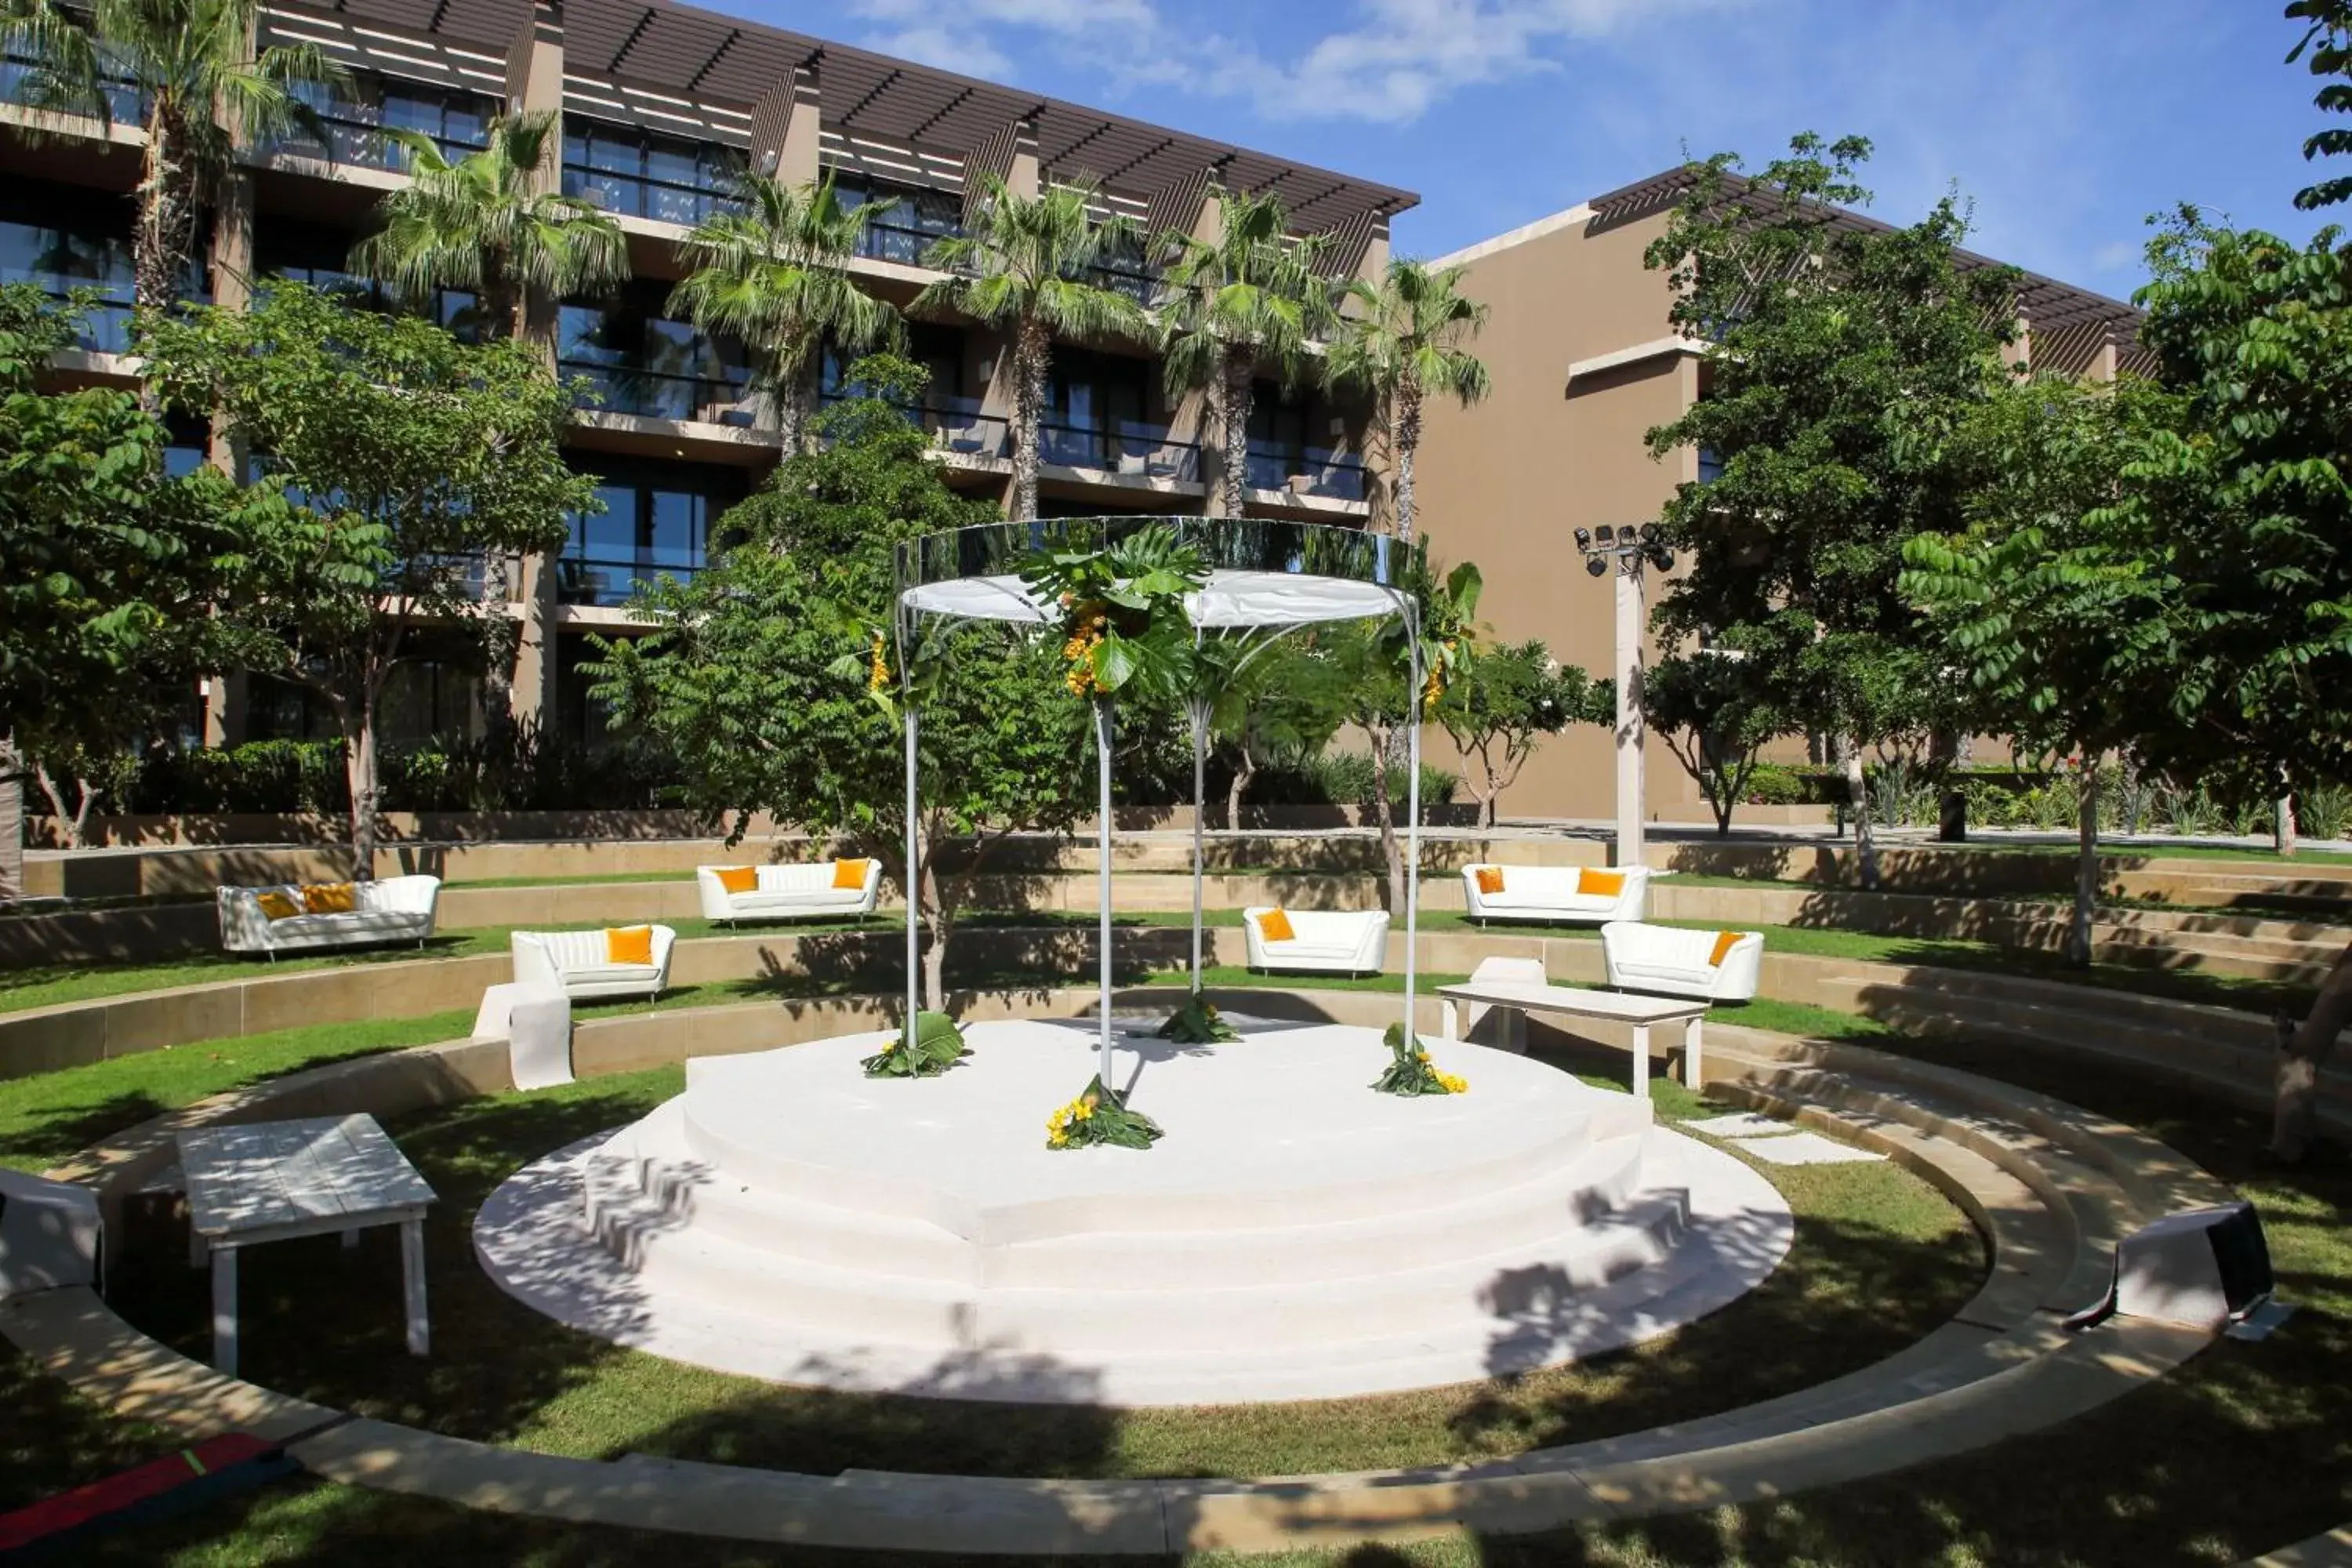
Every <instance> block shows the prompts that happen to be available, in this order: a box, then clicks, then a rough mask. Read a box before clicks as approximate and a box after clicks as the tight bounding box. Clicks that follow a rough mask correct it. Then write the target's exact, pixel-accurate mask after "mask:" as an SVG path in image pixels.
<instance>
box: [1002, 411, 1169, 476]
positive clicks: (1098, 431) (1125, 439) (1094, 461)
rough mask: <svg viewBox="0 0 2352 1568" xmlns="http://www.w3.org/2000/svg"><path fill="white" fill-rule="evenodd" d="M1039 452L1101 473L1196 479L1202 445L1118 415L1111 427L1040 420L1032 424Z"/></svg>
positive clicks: (1061, 464) (1066, 464)
mask: <svg viewBox="0 0 2352 1568" xmlns="http://www.w3.org/2000/svg"><path fill="white" fill-rule="evenodd" d="M1037 449H1038V456H1040V457H1041V458H1044V459H1045V461H1046V462H1049V463H1053V464H1055V465H1057V466H1058V467H1061V468H1095V469H1099V470H1101V471H1102V472H1104V473H1110V474H1126V475H1134V476H1140V477H1144V478H1149V479H1186V480H1190V479H1199V478H1200V477H1201V449H1200V448H1199V447H1196V446H1193V445H1192V443H1191V442H1189V441H1178V440H1175V439H1173V438H1171V437H1170V436H1169V434H1168V428H1167V426H1163V425H1148V424H1144V423H1142V422H1140V421H1139V420H1132V419H1122V420H1120V421H1118V425H1117V426H1115V427H1114V428H1111V429H1103V428H1100V427H1098V426H1085V425H1059V424H1044V425H1040V426H1038V427H1037Z"/></svg>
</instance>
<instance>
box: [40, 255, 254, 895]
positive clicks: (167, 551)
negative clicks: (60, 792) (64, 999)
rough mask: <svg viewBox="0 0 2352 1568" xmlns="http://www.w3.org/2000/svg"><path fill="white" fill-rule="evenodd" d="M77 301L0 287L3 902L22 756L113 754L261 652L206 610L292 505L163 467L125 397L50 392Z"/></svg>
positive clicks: (152, 435) (227, 590)
mask: <svg viewBox="0 0 2352 1568" xmlns="http://www.w3.org/2000/svg"><path fill="white" fill-rule="evenodd" d="M83 308H84V302H82V301H77V302H76V303H74V304H73V305H70V306H68V307H66V308H64V309H59V308H58V307H56V306H55V305H53V304H52V303H51V302H50V301H48V300H46V299H44V298H43V296H42V295H41V293H40V291H39V290H38V289H35V288H32V287H30V286H28V285H10V286H6V287H0V901H5V900H10V899H14V898H16V897H17V896H19V895H20V894H21V892H22V890H23V887H24V879H23V853H24V833H23V823H22V819H21V812H22V808H21V804H20V803H21V800H22V790H23V784H24V780H25V778H26V775H27V772H28V758H29V759H32V760H35V761H38V760H41V759H47V760H51V761H55V760H58V759H60V758H65V757H69V756H74V755H78V754H86V755H89V756H91V757H102V756H104V755H106V754H108V753H110V752H113V751H115V750H116V749H118V748H119V747H120V746H121V743H122V741H123V738H124V736H125V735H126V734H128V733H131V732H133V731H137V730H138V729H140V728H141V727H142V724H144V723H146V722H150V721H153V720H154V719H156V718H157V717H158V716H159V715H161V714H162V713H163V712H165V711H167V710H171V709H172V708H173V707H175V706H176V705H177V704H179V703H180V702H182V701H184V700H185V698H186V697H187V696H188V695H189V694H190V693H191V692H192V691H193V690H194V685H195V680H196V678H197V676H198V675H199V674H200V673H201V672H202V671H204V670H205V669H207V668H228V667H230V664H231V662H232V661H234V660H236V659H237V658H241V657H243V656H244V655H245V654H246V653H247V651H249V648H248V646H247V643H246V641H245V640H244V639H243V638H242V637H240V636H239V635H238V626H237V623H236V622H235V621H234V620H233V619H226V618H223V617H220V616H214V615H212V614H210V613H208V612H209V611H210V610H212V609H213V608H214V607H215V606H216V605H224V604H226V605H235V604H236V602H238V600H239V599H240V598H241V597H243V596H244V595H246V593H247V579H248V575H249V567H250V563H251V561H250V558H251V555H252V553H253V552H254V551H255V550H256V548H257V546H258V545H259V544H261V543H262V542H266V541H267V540H268V539H269V538H270V537H272V536H274V535H275V534H276V533H277V532H278V531H279V528H280V526H281V525H282V521H283V514H284V513H285V512H286V511H287V510H288V509H287V507H286V506H285V503H284V502H283V501H282V500H277V499H276V498H271V497H266V496H264V497H255V496H250V495H248V494H247V492H245V491H242V490H240V489H238V488H237V487H236V486H235V485H233V484H231V483H230V482H229V480H228V479H226V477H225V476H223V475H221V474H219V473H217V472H215V471H214V470H212V469H210V468H205V469H201V470H199V471H198V472H196V473H194V474H193V475H190V476H189V477H187V478H185V479H169V478H166V477H165V475H164V472H163V427H162V426H160V425H158V424H157V423H156V422H155V421H154V420H153V419H152V418H150V417H149V416H147V415H146V414H145V413H144V412H142V410H141V408H140V407H139V405H138V401H137V400H136V399H135V398H134V397H132V396H131V395H130V394H128V393H125V392H121V391H117V390H113V389H110V388H104V387H94V388H89V389H85V390H82V391H78V392H44V391H43V390H41V389H40V387H39V385H38V384H37V376H38V374H39V373H40V372H41V370H42V369H43V368H44V367H46V366H47V363H48V361H49V356H50V355H51V354H53V353H56V351H57V350H58V349H59V348H61V347H63V346H65V345H66V344H68V343H69V342H72V341H73V339H74V335H75V332H76V331H77V330H78V318H79V314H80V312H81V310H82V309H83Z"/></svg>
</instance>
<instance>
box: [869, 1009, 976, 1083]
mask: <svg viewBox="0 0 2352 1568" xmlns="http://www.w3.org/2000/svg"><path fill="white" fill-rule="evenodd" d="M970 1055H971V1047H970V1046H967V1045H965V1044H964V1043H963V1031H962V1030H961V1029H959V1028H957V1027H956V1026H955V1020H954V1019H952V1018H950V1017H949V1016H947V1015H946V1014H945V1013H931V1012H922V1013H918V1014H916V1015H915V1037H914V1040H913V1042H912V1043H911V1044H909V1043H908V1038H907V1034H906V1031H905V1030H903V1029H902V1030H900V1031H899V1033H898V1038H897V1039H895V1040H893V1041H891V1042H890V1046H889V1048H888V1049H887V1050H883V1051H878V1052H877V1053H875V1054H874V1055H873V1056H870V1057H867V1058H866V1059H865V1061H864V1062H863V1063H861V1064H860V1065H861V1066H863V1067H864V1068H866V1077H867V1078H937V1077H939V1076H940V1074H941V1073H943V1072H945V1071H947V1070H948V1068H951V1067H953V1066H955V1065H956V1063H958V1062H960V1061H961V1060H963V1058H966V1057H968V1056H970Z"/></svg>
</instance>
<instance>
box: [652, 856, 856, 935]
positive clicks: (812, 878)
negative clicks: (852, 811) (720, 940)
mask: <svg viewBox="0 0 2352 1568" xmlns="http://www.w3.org/2000/svg"><path fill="white" fill-rule="evenodd" d="M840 864H841V862H839V861H837V860H818V861H814V862H813V863H810V864H807V865H793V866H757V867H733V866H697V867H696V868H694V883H695V889H696V890H697V891H698V893H699V894H700V895H701V897H702V918H703V919H704V920H707V921H730V922H732V921H810V920H828V919H830V920H845V919H848V918H849V917H851V916H855V915H870V914H872V913H873V912H874V907H875V905H876V904H877V903H878V902H880V901H881V897H882V862H881V861H879V860H872V859H869V860H867V861H866V873H865V875H864V877H863V878H861V879H859V881H858V883H857V885H856V887H851V888H844V887H839V886H836V885H835V883H836V880H837V873H838V868H839V867H840ZM733 870H749V871H752V872H754V873H755V874H756V876H757V878H758V885H757V886H756V887H754V888H753V889H751V891H750V892H745V893H732V892H729V891H728V890H727V888H726V885H725V884H724V883H722V882H720V881H719V872H721V871H733Z"/></svg>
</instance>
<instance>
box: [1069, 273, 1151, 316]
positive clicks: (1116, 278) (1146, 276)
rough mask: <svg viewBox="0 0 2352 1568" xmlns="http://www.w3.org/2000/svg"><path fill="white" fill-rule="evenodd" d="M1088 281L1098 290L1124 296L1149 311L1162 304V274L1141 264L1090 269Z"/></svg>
mask: <svg viewBox="0 0 2352 1568" xmlns="http://www.w3.org/2000/svg"><path fill="white" fill-rule="evenodd" d="M1087 281H1088V282H1089V283H1092V284H1093V285H1094V286H1095V287H1096V288H1097V289H1109V290H1110V291H1111V292H1112V293H1114V294H1124V295H1126V296H1127V297H1128V298H1129V300H1134V301H1135V303H1136V304H1137V305H1139V306H1140V307H1141V308H1142V309H1144V310H1150V309H1151V308H1152V307H1153V306H1155V305H1157V304H1158V303H1159V302H1160V274H1159V272H1158V271H1157V270H1155V269H1154V268H1149V267H1146V266H1144V265H1143V264H1142V263H1140V262H1133V263H1114V264H1113V265H1110V266H1108V267H1089V268H1087Z"/></svg>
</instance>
